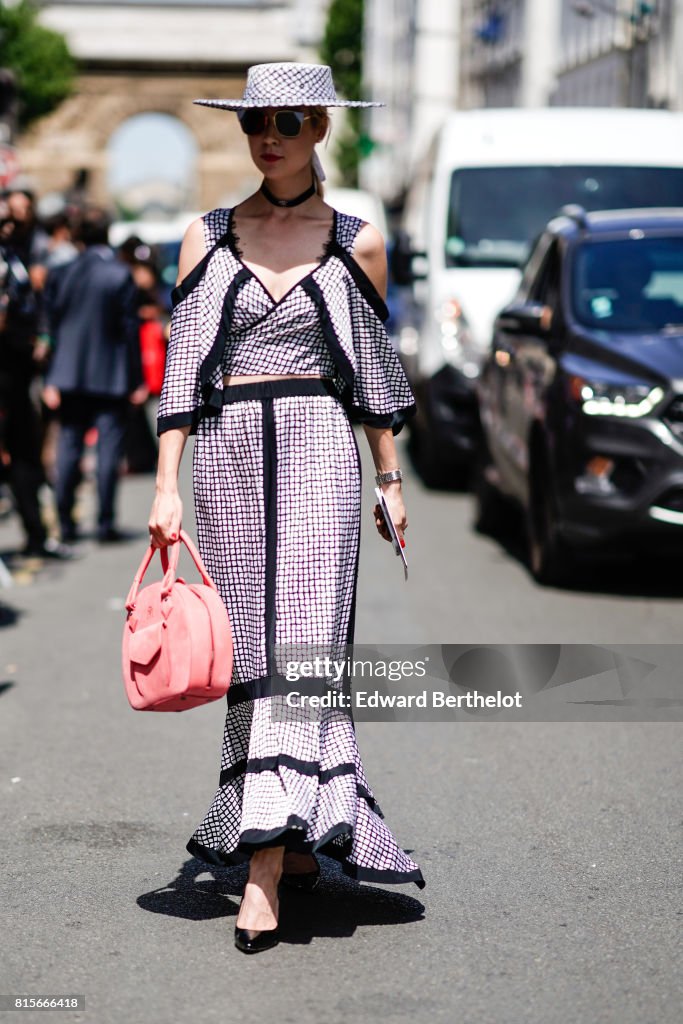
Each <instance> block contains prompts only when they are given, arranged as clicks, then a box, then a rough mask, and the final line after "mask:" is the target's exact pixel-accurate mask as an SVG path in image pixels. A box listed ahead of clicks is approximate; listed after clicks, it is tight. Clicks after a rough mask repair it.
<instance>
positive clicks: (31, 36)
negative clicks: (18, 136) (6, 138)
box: [0, 0, 76, 128]
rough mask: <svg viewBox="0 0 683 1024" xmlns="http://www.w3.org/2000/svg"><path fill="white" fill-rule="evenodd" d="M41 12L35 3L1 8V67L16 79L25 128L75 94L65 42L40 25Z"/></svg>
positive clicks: (73, 71) (25, 0) (24, 1)
mask: <svg viewBox="0 0 683 1024" xmlns="http://www.w3.org/2000/svg"><path fill="white" fill-rule="evenodd" d="M37 13H38V12H37V7H36V5H35V3H33V2H31V0H21V3H19V4H16V5H15V6H13V7H6V6H4V5H3V6H0V67H4V68H9V69H10V71H13V72H14V75H15V77H16V80H17V88H18V93H19V110H18V113H19V125H20V126H21V127H22V128H25V127H26V126H27V125H28V124H30V122H31V121H34V120H35V119H36V118H37V117H42V116H43V115H44V114H49V113H50V111H51V110H54V109H55V107H57V106H59V104H60V103H61V102H62V100H64V99H66V97H67V96H68V95H69V94H70V93H71V91H72V88H73V82H74V78H75V75H76V62H75V61H74V59H73V57H72V56H71V54H70V53H69V48H68V46H67V44H66V41H65V39H64V38H63V36H61V35H60V34H59V33H58V32H53V31H52V30H51V29H48V28H43V26H42V25H39V24H38V22H37Z"/></svg>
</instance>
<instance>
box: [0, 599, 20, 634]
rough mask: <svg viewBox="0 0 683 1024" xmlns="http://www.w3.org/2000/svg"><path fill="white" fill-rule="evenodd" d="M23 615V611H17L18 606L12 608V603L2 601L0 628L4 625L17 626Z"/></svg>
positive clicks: (0, 603)
mask: <svg viewBox="0 0 683 1024" xmlns="http://www.w3.org/2000/svg"><path fill="white" fill-rule="evenodd" d="M21 615H22V613H21V612H19V611H17V609H16V608H12V607H10V605H8V604H3V602H2V601H0V629H1V628H2V627H3V626H16V624H17V622H18V621H19V619H20V618H21Z"/></svg>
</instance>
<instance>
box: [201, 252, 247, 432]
mask: <svg viewBox="0 0 683 1024" xmlns="http://www.w3.org/2000/svg"><path fill="white" fill-rule="evenodd" d="M248 277H249V271H248V270H247V269H246V267H245V268H244V269H243V270H238V272H237V273H236V274H235V276H234V277H233V279H232V281H231V282H230V285H229V287H228V290H227V292H226V293H225V299H224V300H223V311H222V313H221V321H220V324H219V325H218V330H217V331H216V337H215V338H214V340H213V344H212V346H211V349H210V351H209V352H208V353H207V355H206V356H205V358H204V359H203V360H202V363H201V365H200V367H199V383H200V387H201V394H202V413H201V414H202V416H206V415H216V414H218V413H219V412H220V411H221V409H222V408H223V388H222V387H214V385H213V384H212V383H211V377H212V375H213V373H214V370H215V369H216V367H217V366H220V362H221V359H222V358H223V352H224V351H225V342H226V339H227V336H228V332H229V330H230V323H231V321H232V311H233V307H234V305H235V299H236V298H237V292H238V291H239V289H240V288H241V287H242V285H243V284H244V282H245V281H246V280H247V279H248Z"/></svg>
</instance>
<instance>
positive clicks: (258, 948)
mask: <svg viewBox="0 0 683 1024" xmlns="http://www.w3.org/2000/svg"><path fill="white" fill-rule="evenodd" d="M243 901H244V896H243V897H242V899H241V900H240V907H241V906H242V902H243ZM237 914H238V916H239V910H238V911H237ZM279 941H280V929H279V927H277V928H268V929H264V930H263V931H256V930H254V929H253V928H238V927H237V925H235V945H236V946H237V948H238V949H241V950H242V952H243V953H261V952H263V950H264V949H271V947H272V946H277V944H278V942H279Z"/></svg>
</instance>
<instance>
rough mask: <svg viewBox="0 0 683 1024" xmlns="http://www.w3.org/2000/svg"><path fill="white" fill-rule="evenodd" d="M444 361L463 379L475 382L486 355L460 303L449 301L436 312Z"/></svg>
mask: <svg viewBox="0 0 683 1024" xmlns="http://www.w3.org/2000/svg"><path fill="white" fill-rule="evenodd" d="M436 320H437V323H438V325H439V331H440V341H441V348H442V350H443V354H444V359H445V360H446V362H448V363H450V364H451V366H454V367H455V368H456V369H457V370H459V371H460V372H461V373H462V375H463V377H468V378H469V379H470V380H474V379H475V378H476V377H478V376H479V373H480V372H481V365H482V362H483V360H484V355H485V353H484V352H483V351H482V350H481V348H480V347H479V346H478V345H477V344H476V342H475V340H474V338H473V336H472V331H471V330H470V326H469V324H468V323H467V319H466V317H465V314H464V313H463V311H462V307H461V305H460V303H459V302H458V301H457V300H456V299H449V300H448V301H446V302H444V303H442V304H441V306H440V307H439V308H438V310H437V312H436Z"/></svg>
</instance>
